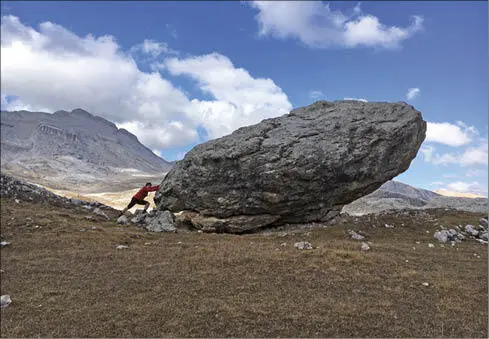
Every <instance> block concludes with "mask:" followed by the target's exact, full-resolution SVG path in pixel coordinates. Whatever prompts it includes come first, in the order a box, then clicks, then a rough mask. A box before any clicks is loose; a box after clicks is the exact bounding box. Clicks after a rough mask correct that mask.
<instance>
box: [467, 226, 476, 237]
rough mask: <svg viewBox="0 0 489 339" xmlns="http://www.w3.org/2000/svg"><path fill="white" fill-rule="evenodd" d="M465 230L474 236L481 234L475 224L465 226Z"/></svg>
mask: <svg viewBox="0 0 489 339" xmlns="http://www.w3.org/2000/svg"><path fill="white" fill-rule="evenodd" d="M465 232H467V233H469V234H471V235H473V236H474V237H476V236H478V235H479V231H478V230H476V229H475V228H474V226H473V225H466V226H465Z"/></svg>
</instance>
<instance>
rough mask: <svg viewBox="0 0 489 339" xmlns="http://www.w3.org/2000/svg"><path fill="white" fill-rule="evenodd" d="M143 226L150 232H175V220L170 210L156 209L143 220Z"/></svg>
mask: <svg viewBox="0 0 489 339" xmlns="http://www.w3.org/2000/svg"><path fill="white" fill-rule="evenodd" d="M144 223H145V226H144V227H145V228H146V229H147V230H148V231H151V232H176V230H177V229H176V228H175V221H174V220H173V215H172V213H171V212H170V211H157V212H156V213H155V214H154V215H153V216H151V217H146V219H145V220H144Z"/></svg>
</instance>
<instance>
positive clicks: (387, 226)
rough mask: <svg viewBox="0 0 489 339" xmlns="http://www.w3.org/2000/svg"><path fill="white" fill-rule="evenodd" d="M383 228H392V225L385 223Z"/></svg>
mask: <svg viewBox="0 0 489 339" xmlns="http://www.w3.org/2000/svg"><path fill="white" fill-rule="evenodd" d="M385 228H394V225H389V224H385Z"/></svg>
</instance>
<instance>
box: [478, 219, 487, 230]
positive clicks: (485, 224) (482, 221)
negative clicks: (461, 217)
mask: <svg viewBox="0 0 489 339" xmlns="http://www.w3.org/2000/svg"><path fill="white" fill-rule="evenodd" d="M479 225H480V226H482V227H484V228H485V229H487V227H488V223H487V219H486V218H481V219H480V220H479Z"/></svg>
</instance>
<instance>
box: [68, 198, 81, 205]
mask: <svg viewBox="0 0 489 339" xmlns="http://www.w3.org/2000/svg"><path fill="white" fill-rule="evenodd" d="M70 201H71V203H72V204H73V205H75V206H79V205H81V204H82V203H83V201H81V200H79V199H75V198H71V199H70Z"/></svg>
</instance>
